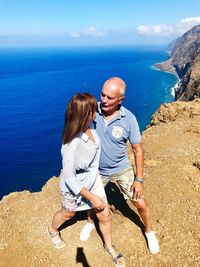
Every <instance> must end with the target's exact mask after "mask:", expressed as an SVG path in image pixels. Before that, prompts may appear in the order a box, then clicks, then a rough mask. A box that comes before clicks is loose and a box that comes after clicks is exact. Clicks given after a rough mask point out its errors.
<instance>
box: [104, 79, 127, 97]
mask: <svg viewBox="0 0 200 267" xmlns="http://www.w3.org/2000/svg"><path fill="white" fill-rule="evenodd" d="M104 87H107V88H108V87H109V88H110V89H114V88H116V89H118V90H119V94H120V96H124V95H125V91H126V84H125V82H124V81H123V80H122V79H121V78H119V77H111V78H109V79H108V80H107V81H106V82H105V83H104V85H103V88H104Z"/></svg>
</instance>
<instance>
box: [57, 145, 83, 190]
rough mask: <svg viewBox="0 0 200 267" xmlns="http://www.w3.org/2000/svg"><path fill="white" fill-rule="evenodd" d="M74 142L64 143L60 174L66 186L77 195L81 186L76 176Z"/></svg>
mask: <svg viewBox="0 0 200 267" xmlns="http://www.w3.org/2000/svg"><path fill="white" fill-rule="evenodd" d="M75 159H76V143H73V144H70V145H68V144H67V145H64V146H63V149H62V165H63V171H62V175H63V178H64V181H65V183H66V185H67V187H68V188H69V189H70V190H71V191H72V192H73V193H74V194H75V195H78V194H79V193H80V191H81V189H82V188H83V185H81V183H80V181H79V179H78V178H77V176H76V160H75Z"/></svg>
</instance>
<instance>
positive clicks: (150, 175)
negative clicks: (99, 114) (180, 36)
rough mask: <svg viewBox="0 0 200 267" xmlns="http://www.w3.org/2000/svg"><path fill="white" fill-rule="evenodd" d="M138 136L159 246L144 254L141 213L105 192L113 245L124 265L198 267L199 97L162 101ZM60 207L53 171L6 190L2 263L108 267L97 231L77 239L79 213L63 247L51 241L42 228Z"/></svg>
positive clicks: (1, 205) (0, 214)
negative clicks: (34, 187) (31, 186)
mask: <svg viewBox="0 0 200 267" xmlns="http://www.w3.org/2000/svg"><path fill="white" fill-rule="evenodd" d="M142 142H143V147H144V151H145V178H146V181H145V191H146V193H145V195H146V198H147V199H148V201H149V202H150V206H151V210H152V217H153V224H154V228H155V230H156V232H157V236H158V238H159V241H160V247H161V251H160V253H159V254H157V255H151V254H150V253H149V251H148V249H147V246H146V241H145V238H144V236H143V235H142V232H141V228H140V227H141V222H140V220H139V217H138V216H137V214H136V211H135V210H134V209H133V207H132V206H131V205H130V203H128V205H126V204H125V203H124V202H123V201H121V199H120V195H119V196H118V197H117V198H112V195H111V198H110V203H111V208H112V222H113V241H114V244H115V245H116V246H117V248H118V249H119V250H120V251H122V252H123V254H124V256H125V258H126V263H127V264H126V266H127V267H133V266H137V267H138V266H141V267H145V266H146V267H151V266H152V267H155V266H156V267H157V266H162V267H165V266H171V267H175V266H176V267H177V266H180V267H181V266H199V265H200V254H199V251H200V231H199V229H200V220H199V218H200V211H199V203H200V158H199V155H200V99H195V100H193V101H189V102H182V101H177V102H174V103H171V104H163V105H161V107H160V108H159V109H158V110H157V112H156V113H155V114H154V116H153V117H152V120H151V123H150V125H149V127H148V128H147V129H146V130H145V131H144V132H143V135H142ZM129 149H130V147H129ZM129 155H131V154H130V153H129ZM130 157H131V156H130ZM119 199H120V201H119ZM59 208H60V194H59V179H58V177H52V178H51V179H50V180H49V181H48V182H47V183H46V184H45V185H44V186H43V188H42V191H41V192H36V193H30V192H29V191H23V192H14V193H11V194H9V195H8V196H5V197H4V198H3V199H2V201H1V202H0V229H1V231H0V257H1V261H0V266H1V267H7V266H9V267H14V266H15V267H30V266H31V267H32V266H37V267H47V266H48V267H58V266H59V267H66V266H70V267H72V266H77V267H78V266H96V267H98V266H101V267H102V266H105V267H110V266H113V263H112V261H111V259H110V258H109V257H108V256H107V255H106V253H105V251H104V249H103V244H102V240H101V238H100V236H99V234H98V233H97V232H96V231H93V232H92V235H91V238H90V239H89V240H88V241H87V242H82V241H80V240H79V233H80V230H81V228H82V227H83V225H84V223H85V214H84V213H81V214H79V215H78V217H76V218H75V219H74V220H72V221H71V222H70V226H69V225H64V227H63V229H62V231H61V234H62V237H63V239H64V240H65V242H66V246H65V248H63V249H61V250H56V249H55V248H53V247H52V245H51V243H50V240H49V238H48V236H47V231H46V230H47V226H48V224H49V222H50V221H51V218H52V216H53V214H54V213H55V211H57V210H58V209H59Z"/></svg>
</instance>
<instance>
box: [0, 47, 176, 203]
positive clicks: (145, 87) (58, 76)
mask: <svg viewBox="0 0 200 267" xmlns="http://www.w3.org/2000/svg"><path fill="white" fill-rule="evenodd" d="M167 56H168V55H167V53H166V51H165V48H163V47H160V48H159V47H112V48H111V47H104V48H102V47H101V48H100V47H96V48H95V47H88V48H86V47H85V48H1V49H0V148H1V152H0V170H1V171H0V198H1V197H2V196H3V195H6V194H8V193H10V192H13V191H21V190H25V189H27V190H30V191H39V190H40V189H41V187H42V186H43V185H44V184H45V182H46V181H47V180H48V179H49V178H50V177H52V176H54V175H56V176H58V175H59V173H60V169H61V156H60V147H61V132H62V128H63V121H64V113H65V108H66V105H67V102H68V100H69V99H70V97H71V96H72V95H73V94H75V93H76V92H90V93H92V94H94V95H95V96H96V97H97V99H99V95H100V91H101V88H102V85H103V83H104V81H105V80H106V79H107V78H109V77H111V76H119V77H121V78H122V79H124V80H125V81H126V84H127V93H126V99H125V100H124V105H125V106H126V107H127V108H128V109H130V110H131V111H132V112H133V113H134V114H135V115H136V117H137V119H138V122H139V125H140V129H141V131H142V130H144V128H145V127H146V126H147V125H148V123H149V121H150V118H151V116H152V114H153V113H154V112H155V111H156V109H157V108H158V107H159V106H160V104H161V103H163V102H171V101H173V96H172V94H171V88H172V87H173V86H174V85H175V83H176V82H177V77H176V76H174V75H172V74H169V73H164V72H161V71H157V70H155V69H154V68H152V66H153V64H155V63H157V62H160V61H163V60H165V59H167Z"/></svg>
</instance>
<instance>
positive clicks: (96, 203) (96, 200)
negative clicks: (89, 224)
mask: <svg viewBox="0 0 200 267" xmlns="http://www.w3.org/2000/svg"><path fill="white" fill-rule="evenodd" d="M90 202H91V203H92V206H93V207H94V208H95V209H98V210H103V209H105V207H106V202H105V201H103V200H102V199H101V198H100V197H98V196H96V195H94V194H92V197H91V199H90Z"/></svg>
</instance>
